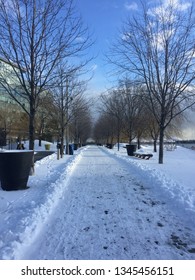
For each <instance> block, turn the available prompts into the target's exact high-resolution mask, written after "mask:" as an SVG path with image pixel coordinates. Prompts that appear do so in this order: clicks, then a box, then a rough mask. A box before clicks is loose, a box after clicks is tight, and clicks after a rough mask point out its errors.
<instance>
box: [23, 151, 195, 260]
mask: <svg viewBox="0 0 195 280" xmlns="http://www.w3.org/2000/svg"><path fill="white" fill-rule="evenodd" d="M69 175H70V176H69V178H68V180H65V181H64V190H65V191H64V192H63V195H62V196H61V198H60V200H59V203H58V206H57V207H56V209H55V211H54V212H53V213H52V215H50V216H49V217H48V220H47V223H46V224H45V226H44V228H43V230H42V231H41V232H40V234H39V235H38V236H37V238H36V240H35V242H34V244H32V246H31V248H29V249H28V250H27V251H28V252H27V253H25V254H24V255H23V258H24V259H75V260H76V259H193V257H194V255H193V254H191V253H189V251H188V247H187V246H188V245H189V246H190V244H191V243H192V242H194V241H195V239H193V238H194V236H192V234H191V232H190V231H188V230H187V229H186V228H185V226H184V225H183V224H182V221H180V219H179V218H178V217H176V216H175V215H174V213H171V212H170V210H169V209H167V207H166V201H163V200H159V198H158V199H157V198H156V197H154V194H153V191H152V187H151V188H150V187H148V186H145V185H144V183H143V182H141V181H139V180H138V179H137V178H138V177H137V174H136V177H135V174H133V169H132V170H131V165H130V164H129V163H126V162H125V161H123V160H121V159H119V158H117V157H115V156H114V155H111V154H109V152H107V151H106V150H105V149H104V148H101V147H96V146H91V147H89V148H87V149H86V150H84V151H83V154H82V157H81V158H80V160H79V161H78V162H77V164H76V165H75V166H74V168H73V170H72V171H71V174H69ZM62 184H63V182H62ZM188 243H189V244H188Z"/></svg>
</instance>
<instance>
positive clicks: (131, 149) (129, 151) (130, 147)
mask: <svg viewBox="0 0 195 280" xmlns="http://www.w3.org/2000/svg"><path fill="white" fill-rule="evenodd" d="M126 148H127V154H128V156H133V155H134V152H136V148H137V145H136V144H129V145H126Z"/></svg>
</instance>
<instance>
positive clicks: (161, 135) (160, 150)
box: [158, 127, 164, 164]
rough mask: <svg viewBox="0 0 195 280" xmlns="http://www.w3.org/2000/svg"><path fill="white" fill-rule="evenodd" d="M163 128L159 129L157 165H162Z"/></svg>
mask: <svg viewBox="0 0 195 280" xmlns="http://www.w3.org/2000/svg"><path fill="white" fill-rule="evenodd" d="M163 146H164V128H163V127H160V137H159V158H158V163H160V164H163V150H164V148H163Z"/></svg>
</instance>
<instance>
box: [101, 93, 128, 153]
mask: <svg viewBox="0 0 195 280" xmlns="http://www.w3.org/2000/svg"><path fill="white" fill-rule="evenodd" d="M101 101H102V104H103V107H101V111H102V112H104V113H106V114H109V115H110V117H112V118H113V119H115V123H116V132H117V133H116V134H117V143H118V150H119V147H120V146H119V143H120V136H121V132H122V128H123V117H124V108H123V102H122V95H121V94H120V90H119V89H113V90H110V91H109V92H108V93H107V94H102V95H101Z"/></svg>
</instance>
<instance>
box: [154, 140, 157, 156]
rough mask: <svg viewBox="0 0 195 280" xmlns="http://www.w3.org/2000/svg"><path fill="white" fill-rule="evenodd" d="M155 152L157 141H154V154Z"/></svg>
mask: <svg viewBox="0 0 195 280" xmlns="http://www.w3.org/2000/svg"><path fill="white" fill-rule="evenodd" d="M156 152H157V139H154V153H156Z"/></svg>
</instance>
